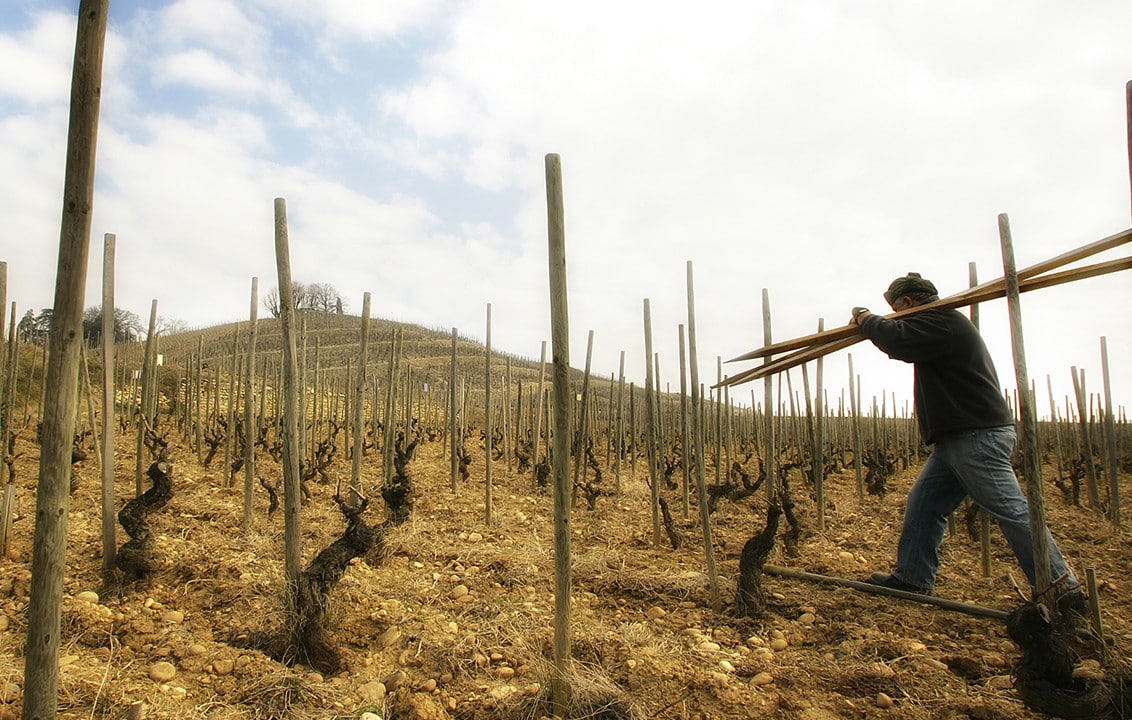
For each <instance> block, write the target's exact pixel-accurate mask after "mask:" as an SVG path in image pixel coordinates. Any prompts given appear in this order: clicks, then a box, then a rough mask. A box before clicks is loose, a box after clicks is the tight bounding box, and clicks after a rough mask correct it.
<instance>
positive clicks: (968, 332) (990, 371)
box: [861, 310, 1014, 444]
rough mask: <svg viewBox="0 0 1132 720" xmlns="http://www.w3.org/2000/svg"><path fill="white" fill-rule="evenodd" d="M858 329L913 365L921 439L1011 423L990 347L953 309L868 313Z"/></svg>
mask: <svg viewBox="0 0 1132 720" xmlns="http://www.w3.org/2000/svg"><path fill="white" fill-rule="evenodd" d="M861 332H862V334H863V335H864V336H865V337H867V338H868V339H869V340H872V341H873V344H874V345H876V346H877V347H878V348H880V349H881V350H883V351H884V352H886V353H888V356H889V357H891V358H893V359H894V360H903V361H904V362H910V363H912V364H913V365H914V366H915V377H916V381H915V401H916V416H917V419H918V420H919V423H920V433H921V435H923V438H924V442H925V443H928V444H931V443H934V442H936V441H938V440H939V439H940V438H942V437H943V436H945V435H948V434H950V433H954V432H959V431H961V430H973V429H976V428H989V427H999V426H1002V425H1012V424H1014V417H1013V416H1012V415H1011V412H1010V408H1009V407H1008V406H1007V404H1006V400H1005V399H1004V398H1003V396H1002V389H1001V388H1000V387H999V384H998V374H997V373H996V372H995V369H994V363H993V362H992V361H991V358H990V353H988V352H987V347H986V345H985V344H984V343H983V339H982V337H980V336H979V331H978V329H976V328H975V326H974V325H973V324H972V323H971V321H970V320H968V319H967V316H965V315H963V314H962V313H961V312H959V311H958V310H925V311H923V312H920V313H916V314H915V315H909V316H907V317H903V318H900V319H898V320H888V319H885V318H884V317H881V316H880V315H869V316H867V317H865V318H864V320H863V322H862V323H861Z"/></svg>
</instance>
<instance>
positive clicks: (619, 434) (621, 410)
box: [540, 350, 625, 495]
mask: <svg viewBox="0 0 1132 720" xmlns="http://www.w3.org/2000/svg"><path fill="white" fill-rule="evenodd" d="M540 385H541V383H540ZM615 432H616V435H615V437H616V440H615V443H614V446H615V447H616V449H617V455H616V458H615V459H614V461H613V477H614V482H615V488H616V490H615V491H616V493H617V494H618V495H620V494H621V456H622V455H624V454H625V351H624V350H622V351H621V359H620V361H619V363H618V365H617V425H616V430H615Z"/></svg>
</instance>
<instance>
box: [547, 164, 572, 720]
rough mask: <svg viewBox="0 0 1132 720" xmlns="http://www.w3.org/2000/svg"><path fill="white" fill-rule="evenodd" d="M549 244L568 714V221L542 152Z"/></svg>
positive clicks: (558, 629)
mask: <svg viewBox="0 0 1132 720" xmlns="http://www.w3.org/2000/svg"><path fill="white" fill-rule="evenodd" d="M545 164H546V215H547V245H548V253H547V254H548V256H549V266H550V267H549V269H550V328H551V348H552V350H551V355H552V358H551V362H552V365H553V372H552V375H553V381H554V430H553V438H554V452H553V454H552V457H553V461H554V677H553V678H552V679H551V685H550V697H551V704H552V705H553V706H554V707H553V710H554V714H556V715H559V716H561V717H567V713H568V708H569V707H570V695H571V689H570V684H569V682H568V681H567V670H568V668H567V664H568V663H569V660H570V426H571V425H572V423H571V420H570V411H571V408H572V407H573V405H574V402H573V398H572V397H571V396H572V393H571V392H570V313H569V309H568V307H567V299H566V225H565V213H564V212H563V208H562V165H561V161H560V159H559V157H558V155H555V154H553V153H552V154H549V155H547V156H546V160H545Z"/></svg>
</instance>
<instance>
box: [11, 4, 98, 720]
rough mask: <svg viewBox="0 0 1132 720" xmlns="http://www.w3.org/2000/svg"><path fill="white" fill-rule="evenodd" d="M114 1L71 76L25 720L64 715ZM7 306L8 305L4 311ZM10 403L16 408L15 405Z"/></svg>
mask: <svg viewBox="0 0 1132 720" xmlns="http://www.w3.org/2000/svg"><path fill="white" fill-rule="evenodd" d="M108 4H109V3H108V0H80V2H79V12H78V28H77V34H76V38H75V59H74V68H73V72H72V76H71V78H72V79H71V106H70V121H69V129H68V133H67V160H66V168H65V171H64V179H63V213H62V215H63V217H62V222H61V227H60V232H59V258H58V266H57V271H56V275H55V299H54V304H53V305H52V308H53V310H54V312H53V315H52V321H51V332H50V334H49V338H48V342H49V343H50V345H51V352H50V354H49V357H48V361H47V376H46V378H45V379H44V383H43V384H44V388H45V393H46V397H45V402H44V412H43V414H41V415H40V418H41V421H42V435H41V442H40V462H39V483H38V484H37V487H36V511H35V531H34V538H33V542H32V566H31V588H30V595H29V601H28V605H27V609H28V628H27V644H26V646H25V653H24V683H25V684H24V700H23V710H22V715H23V717H25V718H54V717H55V713H56V710H57V707H58V691H59V640H60V622H61V616H62V601H63V571H64V568H65V567H66V558H67V514H68V511H69V509H70V485H71V445H72V442H73V439H74V430H75V412H74V404H75V397H76V392H77V386H78V381H79V373H78V367H79V366H78V363H79V343H81V342H82V341H83V333H82V315H83V297H84V294H85V288H86V269H87V255H88V251H89V249H90V223H91V210H92V206H93V198H94V158H95V146H96V144H97V142H96V141H97V136H98V112H99V101H100V98H101V85H102V58H103V48H104V40H105V37H106V16H107V13H108ZM0 304H2V303H0ZM9 402H11V400H10V399H9Z"/></svg>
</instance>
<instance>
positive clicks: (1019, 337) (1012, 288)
mask: <svg viewBox="0 0 1132 720" xmlns="http://www.w3.org/2000/svg"><path fill="white" fill-rule="evenodd" d="M998 235H999V240H1000V243H1001V245H1002V270H1003V276H1004V278H1005V280H1006V301H1007V306H1008V308H1009V311H1010V338H1011V344H1012V346H1013V352H1014V375H1015V377H1016V380H1017V396H1018V413H1019V415H1020V417H1021V422H1020V423H1019V425H1020V427H1021V430H1022V433H1021V438H1020V440H1021V445H1022V463H1023V468H1024V473H1025V476H1026V498H1027V500H1028V501H1029V504H1030V535H1031V541H1032V543H1033V546H1034V581H1035V582H1034V585H1035V587H1034V591H1035V593H1037V600H1038V602H1041V603H1042V604H1043V605H1045V606H1046V609H1047V610H1049V611H1050V615H1051V617H1056V616H1057V604H1056V602H1055V601H1056V598H1055V593H1052V592H1049V590H1051V589H1052V584H1053V578H1052V577H1050V574H1051V573H1050V566H1049V542H1048V537H1049V535H1048V530H1047V529H1046V513H1045V501H1044V499H1043V497H1042V471H1041V468H1042V464H1041V457H1040V452H1041V448H1039V447H1038V421H1037V416H1036V414H1035V412H1034V406H1033V403H1032V402H1031V398H1030V378H1029V374H1028V373H1027V370H1026V344H1025V341H1024V339H1023V333H1022V306H1021V304H1020V303H1019V299H1018V293H1019V289H1018V273H1017V271H1016V270H1015V268H1014V242H1013V240H1012V239H1011V236H1010V219H1009V218H1008V217H1007V216H1006V214H1005V213H1003V214H1001V215H999V216H998Z"/></svg>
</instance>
